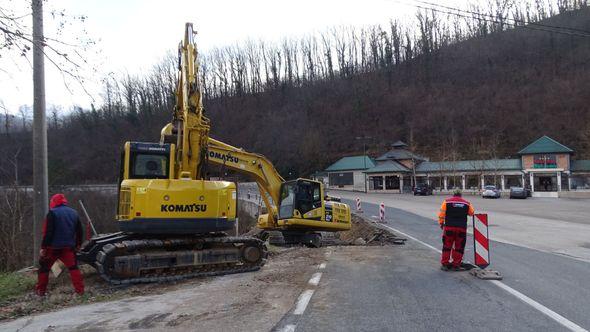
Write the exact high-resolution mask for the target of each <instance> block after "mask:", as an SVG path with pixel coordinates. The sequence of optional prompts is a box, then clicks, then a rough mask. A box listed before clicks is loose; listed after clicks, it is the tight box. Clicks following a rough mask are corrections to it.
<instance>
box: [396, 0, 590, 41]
mask: <svg viewBox="0 0 590 332" xmlns="http://www.w3.org/2000/svg"><path fill="white" fill-rule="evenodd" d="M392 1H393V2H397V3H399V4H402V5H406V6H412V7H416V8H420V9H425V10H431V11H434V12H438V13H441V14H448V15H454V16H458V17H464V18H469V19H474V20H478V21H484V22H489V23H496V24H506V25H507V26H511V27H513V28H523V29H528V30H536V31H544V32H551V33H557V34H562V35H569V36H577V37H590V31H587V32H586V33H582V32H574V31H560V30H556V29H552V28H545V27H543V26H532V23H526V22H524V24H529V25H518V24H516V23H509V22H501V21H499V20H498V19H490V18H485V17H474V16H472V15H477V16H485V15H487V14H480V13H475V12H472V14H471V15H467V14H462V13H461V11H463V12H467V11H464V10H462V9H458V8H453V7H448V8H451V10H454V11H455V12H453V11H449V10H442V9H439V8H436V7H426V6H423V5H420V4H415V3H408V2H404V1H400V0H392Z"/></svg>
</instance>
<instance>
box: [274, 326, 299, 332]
mask: <svg viewBox="0 0 590 332" xmlns="http://www.w3.org/2000/svg"><path fill="white" fill-rule="evenodd" d="M296 327H297V326H296V325H285V326H283V328H282V329H280V330H278V331H279V332H295V328H296Z"/></svg>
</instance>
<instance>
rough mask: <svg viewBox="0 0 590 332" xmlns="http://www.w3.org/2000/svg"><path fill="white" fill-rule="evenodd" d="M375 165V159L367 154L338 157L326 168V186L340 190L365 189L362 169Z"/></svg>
mask: <svg viewBox="0 0 590 332" xmlns="http://www.w3.org/2000/svg"><path fill="white" fill-rule="evenodd" d="M373 167H375V161H374V160H373V159H371V158H370V157H368V156H349V157H343V158H340V159H339V160H338V161H336V162H335V163H333V164H332V165H330V166H328V168H326V170H325V172H326V173H327V174H328V187H329V188H334V189H342V190H354V191H366V189H365V185H366V179H365V177H366V175H365V173H364V171H366V170H368V169H370V168H373Z"/></svg>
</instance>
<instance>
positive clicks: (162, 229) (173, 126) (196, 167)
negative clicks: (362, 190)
mask: <svg viewBox="0 0 590 332" xmlns="http://www.w3.org/2000/svg"><path fill="white" fill-rule="evenodd" d="M193 37H194V33H193V27H192V24H191V23H187V24H186V29H185V35H184V39H183V41H182V42H181V43H180V45H179V51H178V54H179V73H178V82H177V87H176V106H175V109H174V112H173V116H172V121H171V122H170V123H169V124H167V125H166V126H164V128H163V129H162V133H161V137H160V142H157V143H145V142H127V143H125V145H124V148H123V151H122V153H121V167H120V183H119V198H118V201H119V204H118V213H117V222H118V225H119V228H120V232H118V233H113V234H106V235H99V236H96V237H93V238H92V239H91V240H90V241H87V242H86V243H85V244H84V245H83V247H82V249H81V251H80V253H79V255H78V257H79V259H80V260H81V261H82V262H86V263H89V264H91V265H93V266H94V267H96V269H97V270H98V271H99V273H100V275H101V276H102V277H103V278H104V279H106V280H108V281H110V282H112V283H115V284H119V283H138V282H160V281H170V280H178V279H183V278H188V277H195V276H207V275H218V274H229V273H238V272H246V271H254V270H257V269H260V267H261V266H263V265H264V262H265V259H266V255H267V253H266V247H265V245H264V242H263V241H262V240H260V239H258V238H253V237H239V236H227V234H226V233H224V232H225V231H228V230H231V229H233V228H234V227H235V223H236V216H237V188H236V184H235V183H233V182H228V181H211V180H209V179H208V178H207V175H206V171H205V170H206V168H207V166H208V165H223V166H225V167H227V168H229V169H232V170H234V171H235V172H238V173H241V174H244V175H248V176H250V177H251V178H252V179H253V180H254V181H256V183H257V184H258V188H259V190H260V192H261V194H262V195H261V196H262V198H263V200H264V203H265V205H266V208H267V211H268V213H267V214H264V215H261V216H259V219H258V226H259V227H260V228H262V229H264V230H274V231H280V232H281V233H282V234H283V235H284V238H285V241H286V242H305V243H307V244H310V245H314V246H319V243H320V242H319V241H320V233H318V232H320V231H328V232H334V231H342V230H348V229H350V208H349V207H348V206H347V205H346V204H342V203H339V202H334V201H326V200H325V199H324V189H323V187H322V185H321V183H320V182H317V181H313V180H307V179H298V180H295V181H288V182H285V181H284V180H283V178H282V177H281V176H280V175H279V174H278V172H277V171H276V169H275V168H274V167H273V165H272V163H271V162H270V161H268V160H267V159H266V158H265V157H264V156H261V155H258V154H255V153H250V152H246V151H244V150H243V149H240V148H236V147H234V146H231V145H228V144H225V143H223V142H220V141H218V140H215V139H213V138H211V137H209V130H210V126H211V124H210V121H209V119H208V118H207V117H205V115H204V112H203V104H202V95H201V82H200V80H199V78H200V76H199V63H198V57H197V49H196V44H195V42H194V40H193Z"/></svg>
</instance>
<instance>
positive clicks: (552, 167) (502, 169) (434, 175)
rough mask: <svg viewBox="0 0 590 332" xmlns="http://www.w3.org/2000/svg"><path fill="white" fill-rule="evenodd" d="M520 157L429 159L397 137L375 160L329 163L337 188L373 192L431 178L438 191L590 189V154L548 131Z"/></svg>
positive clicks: (406, 188)
mask: <svg viewBox="0 0 590 332" xmlns="http://www.w3.org/2000/svg"><path fill="white" fill-rule="evenodd" d="M517 154H518V155H519V157H520V158H506V159H490V160H453V161H429V159H428V158H425V157H422V156H419V155H417V154H415V153H413V152H412V151H409V149H408V145H407V144H406V143H404V142H402V141H397V142H395V143H394V144H392V145H391V149H390V150H389V151H387V152H385V153H384V154H383V155H381V156H379V157H377V158H376V159H375V160H373V159H371V158H370V157H368V156H353V157H344V158H342V159H340V160H338V161H337V162H335V163H334V164H332V165H331V166H330V167H328V168H327V169H326V172H327V173H328V174H329V179H328V186H329V187H331V188H338V189H345V190H358V191H363V190H365V188H367V189H366V190H367V191H369V192H391V193H405V192H411V191H412V188H413V187H414V186H415V185H416V184H421V183H423V184H427V185H429V186H431V187H432V188H433V189H434V190H435V191H438V192H450V191H451V190H453V189H462V190H464V191H471V192H474V193H478V192H480V191H481V189H482V188H483V187H484V186H488V185H494V186H496V187H497V188H498V189H500V190H502V191H505V192H507V191H509V190H510V188H511V187H527V188H529V189H530V190H531V192H532V193H533V195H534V196H541V197H558V196H567V195H565V193H566V192H575V191H577V192H582V191H588V193H589V194H590V160H574V159H573V155H574V150H573V149H571V148H569V147H567V146H566V145H564V144H562V143H560V142H558V141H556V140H554V139H553V138H551V137H548V136H542V137H540V138H538V139H537V140H535V141H534V142H532V143H531V144H529V145H527V146H526V147H524V148H523V149H521V150H520V151H518V153H517Z"/></svg>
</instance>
